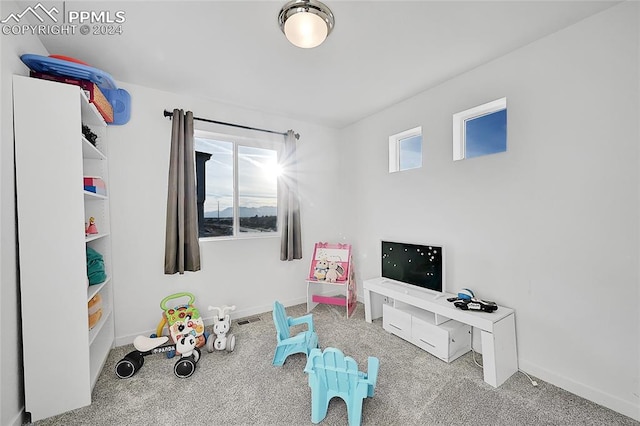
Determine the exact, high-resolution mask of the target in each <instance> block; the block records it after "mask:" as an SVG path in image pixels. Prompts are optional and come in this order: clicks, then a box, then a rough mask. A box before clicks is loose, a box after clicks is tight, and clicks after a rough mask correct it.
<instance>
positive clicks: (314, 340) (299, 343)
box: [273, 300, 318, 365]
mask: <svg viewBox="0 0 640 426" xmlns="http://www.w3.org/2000/svg"><path fill="white" fill-rule="evenodd" d="M273 323H274V324H275V326H276V336H277V338H278V344H277V346H276V352H275V354H274V355H273V365H283V364H284V361H285V360H286V359H287V357H288V356H289V355H292V354H297V353H304V354H305V356H308V355H309V352H311V349H314V348H317V347H318V335H317V334H316V332H315V331H314V329H313V316H312V315H311V314H307V315H304V316H301V317H298V318H292V317H289V316H287V313H286V311H285V310H284V306H282V303H280V302H278V301H277V300H276V301H275V302H273ZM300 324H307V331H301V332H300V333H298V334H296V335H295V336H293V337H292V336H291V335H290V332H289V328H290V327H291V326H294V325H300Z"/></svg>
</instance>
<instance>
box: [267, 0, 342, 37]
mask: <svg viewBox="0 0 640 426" xmlns="http://www.w3.org/2000/svg"><path fill="white" fill-rule="evenodd" d="M278 23H279V24H280V29H281V30H282V32H283V33H284V35H285V36H286V37H287V40H289V41H290V42H291V43H292V44H293V45H295V46H298V47H302V48H305V49H309V48H312V47H316V46H319V45H321V44H322V42H323V41H324V40H325V39H326V38H327V36H328V35H329V34H331V30H333V26H334V24H335V18H334V17H333V13H332V12H331V10H330V9H329V8H328V7H327V6H326V5H324V4H323V3H320V2H319V1H316V0H293V1H290V2H288V3H287V4H285V5H284V6H282V9H281V10H280V14H279V15H278Z"/></svg>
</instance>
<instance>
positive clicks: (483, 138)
mask: <svg viewBox="0 0 640 426" xmlns="http://www.w3.org/2000/svg"><path fill="white" fill-rule="evenodd" d="M506 150H507V98H502V99H498V100H495V101H493V102H489V103H486V104H483V105H480V106H477V107H474V108H471V109H468V110H466V111H462V112H459V113H457V114H454V115H453V160H454V161H455V160H464V159H465V158H473V157H479V156H481V155H488V154H496V153H498V152H504V151H506Z"/></svg>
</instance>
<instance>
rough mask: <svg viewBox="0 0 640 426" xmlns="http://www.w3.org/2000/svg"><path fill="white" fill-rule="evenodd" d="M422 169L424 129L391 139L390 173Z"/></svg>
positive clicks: (393, 136)
mask: <svg viewBox="0 0 640 426" xmlns="http://www.w3.org/2000/svg"><path fill="white" fill-rule="evenodd" d="M420 167H422V127H416V128H414V129H410V130H406V131H404V132H401V133H398V134H395V135H392V136H390V137H389V173H394V172H401V171H403V170H410V169H417V168H420Z"/></svg>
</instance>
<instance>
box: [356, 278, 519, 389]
mask: <svg viewBox="0 0 640 426" xmlns="http://www.w3.org/2000/svg"><path fill="white" fill-rule="evenodd" d="M363 288H364V308H365V311H364V312H365V314H364V315H365V320H366V321H367V322H371V321H372V320H374V319H376V318H380V317H381V316H382V313H383V306H385V305H386V308H385V309H384V310H385V311H386V312H387V313H389V312H397V314H394V316H398V314H399V316H402V315H406V316H407V318H409V320H408V321H409V322H411V318H412V315H416V313H420V312H424V313H428V314H429V315H431V318H432V320H431V323H432V325H431V327H433V328H442V330H444V332H446V330H447V329H452V326H451V324H455V322H456V321H457V322H458V323H461V324H466V325H469V326H471V327H476V328H477V329H479V330H480V333H481V343H482V360H483V366H484V367H483V370H484V381H485V382H487V383H488V384H490V385H491V386H493V387H498V386H500V385H501V384H503V383H504V382H505V381H506V380H507V379H508V378H509V377H511V375H512V374H514V373H515V372H516V371H518V355H517V351H516V327H515V313H514V311H513V309H510V308H505V307H503V306H499V307H498V310H497V311H495V312H479V311H464V310H462V309H459V308H456V307H455V306H454V305H453V303H451V302H449V301H447V297H453V295H444V296H442V295H439V296H435V295H434V294H432V293H429V292H426V291H423V290H421V289H420V288H416V287H414V286H411V285H407V284H403V283H400V282H397V281H393V280H389V279H386V278H374V279H370V280H365V281H364V285H363ZM394 307H396V308H395V309H394ZM405 312H406V313H405ZM420 317H422V318H420ZM413 318H414V320H413V321H414V322H416V323H420V324H422V326H424V324H423V323H424V316H423V315H422V314H418V315H417V317H413ZM383 321H384V318H383ZM451 321H454V323H452V322H451ZM391 327H394V325H393V324H391ZM414 327H415V326H414ZM385 329H388V328H387V326H386V325H385ZM391 330H393V329H392V328H391ZM393 332H394V334H397V335H398V336H400V337H402V338H405V339H406V340H409V341H411V342H412V343H414V344H416V345H418V346H419V347H422V348H423V349H425V350H429V352H432V350H431V348H433V345H432V344H429V343H428V342H425V341H424V340H422V339H415V338H414V339H412V338H411V336H410V334H411V331H410V330H409V331H408V332H404V331H399V332H395V331H393ZM421 332H422V333H423V331H422V330H421ZM414 334H415V333H414ZM405 336H406V337H405ZM422 342H424V343H425V344H427V346H424V345H421V343H422ZM470 344H471V341H470V336H469V345H470ZM469 347H470V346H469ZM436 349H437V348H436ZM457 350H458V351H459V347H458V349H457ZM467 352H468V349H467ZM432 353H434V354H436V355H437V356H438V357H439V358H441V359H444V360H445V361H448V360H449V359H448V358H445V357H443V356H439V355H438V353H437V351H436V352H432ZM457 356H460V354H459V353H457V354H455V356H454V357H452V359H455V357H457ZM452 359H451V360H452Z"/></svg>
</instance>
